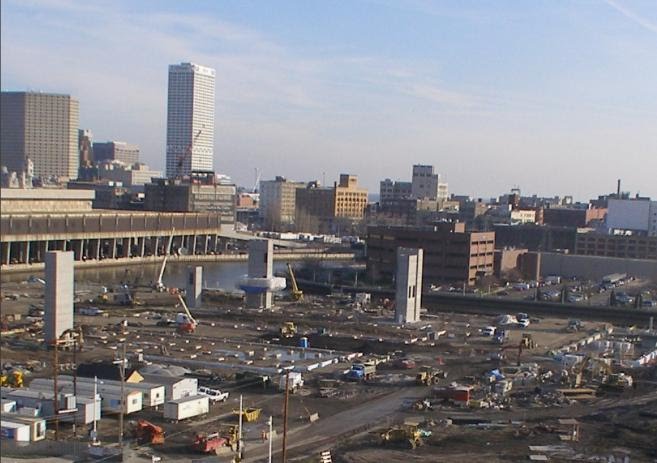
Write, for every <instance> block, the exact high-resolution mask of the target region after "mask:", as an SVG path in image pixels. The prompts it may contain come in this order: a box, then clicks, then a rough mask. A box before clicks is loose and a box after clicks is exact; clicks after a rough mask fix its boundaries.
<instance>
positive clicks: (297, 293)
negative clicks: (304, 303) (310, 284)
mask: <svg viewBox="0 0 657 463" xmlns="http://www.w3.org/2000/svg"><path fill="white" fill-rule="evenodd" d="M287 271H288V273H289V274H290V280H291V281H292V298H293V299H294V300H295V301H300V300H302V299H303V291H301V290H300V289H299V286H298V285H297V279H296V278H295V277H294V271H293V270H292V266H291V265H290V263H289V262H288V263H287Z"/></svg>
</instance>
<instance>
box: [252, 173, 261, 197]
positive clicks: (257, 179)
mask: <svg viewBox="0 0 657 463" xmlns="http://www.w3.org/2000/svg"><path fill="white" fill-rule="evenodd" d="M261 176H262V171H260V169H258V168H257V167H256V168H255V183H254V184H253V189H252V190H251V192H253V193H258V192H259V191H260V188H259V187H260V177H261Z"/></svg>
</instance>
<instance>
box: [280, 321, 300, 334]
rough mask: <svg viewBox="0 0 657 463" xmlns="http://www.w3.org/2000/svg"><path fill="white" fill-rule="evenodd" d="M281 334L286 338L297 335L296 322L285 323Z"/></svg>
mask: <svg viewBox="0 0 657 463" xmlns="http://www.w3.org/2000/svg"><path fill="white" fill-rule="evenodd" d="M280 333H281V336H283V337H284V338H291V337H293V336H294V335H296V334H297V326H296V325H295V324H294V322H283V324H282V325H281V329H280Z"/></svg>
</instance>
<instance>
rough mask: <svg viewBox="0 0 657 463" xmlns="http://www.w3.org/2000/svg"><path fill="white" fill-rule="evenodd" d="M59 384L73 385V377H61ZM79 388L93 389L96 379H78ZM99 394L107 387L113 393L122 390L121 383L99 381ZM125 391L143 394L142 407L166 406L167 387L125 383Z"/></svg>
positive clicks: (105, 380) (107, 380)
mask: <svg viewBox="0 0 657 463" xmlns="http://www.w3.org/2000/svg"><path fill="white" fill-rule="evenodd" d="M57 381H58V384H60V383H61V384H73V377H72V376H66V375H62V376H59V377H58V379H57ZM77 385H78V388H79V387H80V386H82V387H83V388H85V389H86V388H88V387H89V386H91V387H93V385H94V379H93V378H85V377H78V379H77ZM97 387H98V392H99V393H101V395H102V392H103V391H104V390H106V388H107V387H110V388H112V390H113V391H115V390H116V388H118V389H119V390H121V381H115V380H111V379H103V380H97ZM123 389H124V390H127V391H138V392H141V393H142V395H143V397H142V406H143V407H144V408H146V407H157V406H158V405H163V404H164V401H165V399H164V394H165V387H164V386H163V385H161V384H153V383H148V382H141V383H127V382H126V383H123Z"/></svg>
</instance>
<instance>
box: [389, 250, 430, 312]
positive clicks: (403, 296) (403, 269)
mask: <svg viewBox="0 0 657 463" xmlns="http://www.w3.org/2000/svg"><path fill="white" fill-rule="evenodd" d="M423 254H424V253H423V251H422V249H410V248H398V249H397V278H396V285H397V286H396V288H397V291H396V297H395V322H396V323H414V322H418V321H420V309H421V307H422V265H423V257H424V255H423Z"/></svg>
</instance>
